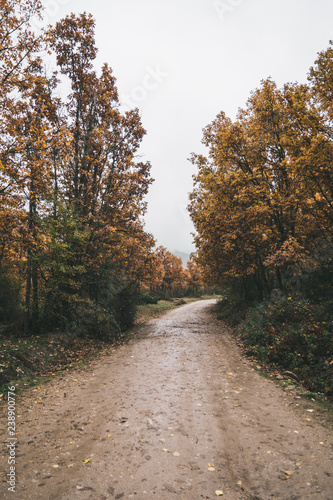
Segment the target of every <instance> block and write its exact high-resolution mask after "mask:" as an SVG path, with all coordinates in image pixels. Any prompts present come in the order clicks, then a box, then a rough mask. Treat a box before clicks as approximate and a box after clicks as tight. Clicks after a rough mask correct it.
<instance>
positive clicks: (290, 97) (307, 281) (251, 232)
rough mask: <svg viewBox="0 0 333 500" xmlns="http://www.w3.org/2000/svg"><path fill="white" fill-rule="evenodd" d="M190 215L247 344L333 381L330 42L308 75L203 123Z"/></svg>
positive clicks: (331, 385) (267, 88)
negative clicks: (234, 112)
mask: <svg viewBox="0 0 333 500" xmlns="http://www.w3.org/2000/svg"><path fill="white" fill-rule="evenodd" d="M202 142H203V144H204V145H205V146H206V147H207V149H208V155H207V156H206V157H205V156H204V155H198V154H193V155H192V158H191V161H192V162H193V164H194V165H195V166H196V167H197V174H196V175H195V177H194V190H193V191H192V193H191V200H190V206H189V210H190V214H191V217H192V220H193V223H194V225H195V228H196V236H195V242H196V246H197V250H198V255H197V262H198V263H199V264H200V266H201V267H202V269H203V273H204V279H205V280H206V281H207V282H210V283H212V284H218V285H219V286H220V289H221V290H223V293H224V298H223V300H222V301H221V302H220V305H219V309H220V313H221V315H222V317H223V318H226V319H228V320H229V321H230V322H231V323H232V324H238V325H239V326H238V332H239V333H241V335H242V336H243V338H244V339H245V342H246V344H247V349H248V351H249V352H250V353H251V354H252V355H255V356H257V357H259V358H261V359H263V360H265V361H269V362H273V363H278V364H279V365H280V366H282V367H284V368H285V369H291V368H292V369H293V370H294V371H295V372H296V373H297V372H298V373H301V378H306V377H310V378H312V379H316V382H314V385H316V387H318V386H320V388H321V389H322V390H323V391H326V392H327V393H331V392H332V389H333V340H332V320H333V309H332V307H333V301H332V299H333V293H332V281H333V246H332V244H333V241H332V223H333V163H332V162H333V42H330V45H329V47H328V49H327V50H324V51H322V52H320V53H319V54H318V58H317V60H316V61H315V62H314V65H313V67H311V68H310V71H309V74H308V83H307V84H299V83H287V84H285V85H284V86H283V87H282V88H278V86H277V85H276V83H275V82H274V81H273V80H272V79H271V78H268V79H266V80H264V81H262V82H261V85H260V87H259V88H258V89H256V90H254V91H253V92H251V95H250V97H249V99H248V101H247V103H246V106H245V107H244V109H239V111H238V114H237V117H236V119H235V120H231V119H230V118H228V117H227V116H226V114H225V113H224V112H221V113H219V114H218V115H217V117H216V119H215V120H214V121H213V122H212V123H211V124H210V125H208V126H207V127H206V128H205V129H204V131H203V140H202Z"/></svg>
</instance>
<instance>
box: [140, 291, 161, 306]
mask: <svg viewBox="0 0 333 500" xmlns="http://www.w3.org/2000/svg"><path fill="white" fill-rule="evenodd" d="M140 301H141V302H142V303H143V304H157V303H158V297H156V296H153V295H150V294H149V293H145V294H144V295H141V297H140Z"/></svg>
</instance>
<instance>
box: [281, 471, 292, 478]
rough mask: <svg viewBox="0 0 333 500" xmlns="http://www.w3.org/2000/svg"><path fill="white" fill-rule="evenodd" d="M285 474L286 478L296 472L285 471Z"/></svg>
mask: <svg viewBox="0 0 333 500" xmlns="http://www.w3.org/2000/svg"><path fill="white" fill-rule="evenodd" d="M283 472H284V473H285V475H286V476H289V477H290V476H292V475H293V474H294V471H293V470H285V471H283Z"/></svg>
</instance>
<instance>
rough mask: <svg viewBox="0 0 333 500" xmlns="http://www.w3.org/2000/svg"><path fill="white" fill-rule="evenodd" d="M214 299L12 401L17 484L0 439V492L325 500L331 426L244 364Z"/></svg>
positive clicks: (332, 469) (329, 493)
mask: <svg viewBox="0 0 333 500" xmlns="http://www.w3.org/2000/svg"><path fill="white" fill-rule="evenodd" d="M212 303H213V302H212V301H203V302H195V303H192V304H189V305H186V306H183V307H181V308H178V309H176V310H173V311H171V312H170V313H168V314H167V315H165V316H164V317H162V318H160V319H158V320H154V321H152V322H150V323H149V324H148V326H145V327H144V328H143V329H142V330H141V331H140V332H139V334H138V335H137V336H135V337H133V339H132V340H131V341H130V342H129V343H128V344H126V345H124V346H123V347H122V348H119V349H117V350H115V352H113V353H111V355H110V356H107V357H104V358H102V359H101V360H99V361H98V362H96V363H94V364H92V365H91V366H90V367H89V368H85V369H83V368H81V369H80V370H76V371H72V372H70V373H68V374H66V375H64V376H63V377H62V378H59V377H56V378H55V379H54V380H52V382H50V383H48V384H46V385H44V386H43V387H41V388H39V389H38V388H36V389H33V390H32V389H29V391H28V392H27V393H26V394H25V395H24V400H23V399H21V398H18V400H17V410H18V414H19V415H20V416H19V417H18V418H17V430H18V432H19V435H18V436H17V437H18V444H17V447H16V452H17V456H16V474H17V477H16V480H17V483H16V491H15V493H12V492H9V491H7V487H8V484H6V482H5V481H6V478H5V474H4V473H7V472H8V464H7V456H8V450H7V448H6V446H5V443H4V445H3V457H2V458H3V462H2V463H3V467H2V471H3V473H2V476H0V477H1V478H2V482H1V485H0V497H1V498H4V499H7V498H11V499H12V498H15V499H20V500H27V499H33V500H35V499H43V500H46V499H66V500H72V499H80V500H86V499H94V500H102V499H122V498H123V499H136V500H145V499H146V500H174V499H180V500H201V499H214V498H218V496H217V495H221V493H219V492H223V496H222V498H224V499H226V500H234V499H262V500H268V499H276V498H279V499H284V500H292V499H302V500H305V499H326V500H329V499H333V453H332V451H333V450H332V439H331V438H332V433H331V432H330V431H328V430H327V429H325V428H323V427H322V426H321V425H319V424H317V423H316V422H315V418H313V415H314V413H313V412H308V411H307V410H306V409H305V408H304V411H303V410H302V411H299V410H298V411H295V410H294V406H295V405H296V404H297V400H295V399H294V396H293V395H289V394H287V393H286V392H285V391H283V390H282V389H281V388H280V387H279V386H277V385H276V383H274V382H272V381H270V380H267V379H265V378H263V377H262V376H260V375H259V374H258V372H256V371H255V370H254V369H253V368H252V367H251V365H250V363H249V361H247V360H246V359H245V358H244V357H243V356H242V354H241V352H240V351H239V349H238V347H237V346H236V345H235V342H234V340H233V339H232V338H231V337H230V335H229V334H228V332H227V330H225V331H223V325H221V322H218V321H216V320H214V317H213V316H212V315H211V314H210V307H211V304H212ZM309 409H311V406H310V407H309ZM5 417H6V416H5ZM5 417H3V418H2V419H1V425H2V428H3V430H4V432H3V435H6V431H5V427H6V426H7V421H6V420H5Z"/></svg>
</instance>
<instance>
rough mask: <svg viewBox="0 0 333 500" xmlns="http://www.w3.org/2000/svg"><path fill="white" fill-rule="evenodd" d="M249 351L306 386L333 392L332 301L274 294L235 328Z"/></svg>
mask: <svg viewBox="0 0 333 500" xmlns="http://www.w3.org/2000/svg"><path fill="white" fill-rule="evenodd" d="M236 334H238V335H240V336H241V338H242V341H243V343H244V345H245V348H246V351H247V353H248V354H250V355H252V356H255V357H256V358H257V359H258V360H261V361H263V362H265V363H269V364H271V365H274V366H276V367H277V368H279V369H283V370H289V371H292V372H294V373H295V374H296V375H297V376H298V378H299V380H300V381H301V382H302V384H303V385H304V386H305V387H306V388H307V389H309V390H311V391H315V392H321V393H323V394H324V395H326V396H327V397H330V398H331V397H332V396H333V305H332V303H331V302H325V303H321V304H313V303H311V302H310V301H309V300H306V299H304V298H302V297H300V296H298V297H297V296H285V295H282V294H280V293H276V294H273V295H272V297H271V299H270V300H269V301H265V302H262V303H261V304H259V305H257V306H256V307H253V308H252V309H250V310H249V311H248V312H247V314H246V317H245V319H244V320H243V321H242V322H241V323H240V324H239V325H238V327H237V328H236Z"/></svg>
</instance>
